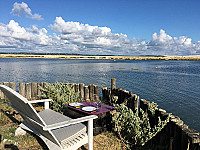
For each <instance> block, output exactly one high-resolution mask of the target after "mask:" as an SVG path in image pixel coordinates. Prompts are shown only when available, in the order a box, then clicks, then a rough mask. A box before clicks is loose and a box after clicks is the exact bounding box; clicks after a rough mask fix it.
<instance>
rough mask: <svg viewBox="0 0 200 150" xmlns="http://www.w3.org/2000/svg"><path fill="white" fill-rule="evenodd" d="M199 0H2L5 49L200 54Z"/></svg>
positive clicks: (0, 34) (0, 33)
mask: <svg viewBox="0 0 200 150" xmlns="http://www.w3.org/2000/svg"><path fill="white" fill-rule="evenodd" d="M199 8H200V1H199V0H115V1H114V0H23V1H21V0H20V1H16V0H1V1H0V52H8V53H12V52H31V53H32V52H35V53H76V54H90V55H94V54H96V55H199V54H200V19H199V16H200V9H199Z"/></svg>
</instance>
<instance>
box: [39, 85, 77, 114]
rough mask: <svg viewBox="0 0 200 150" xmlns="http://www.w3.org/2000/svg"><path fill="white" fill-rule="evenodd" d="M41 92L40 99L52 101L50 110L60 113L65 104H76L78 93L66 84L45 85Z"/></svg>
mask: <svg viewBox="0 0 200 150" xmlns="http://www.w3.org/2000/svg"><path fill="white" fill-rule="evenodd" d="M40 89H41V91H42V96H41V97H42V98H48V99H52V101H51V108H52V109H53V110H55V111H57V112H62V109H63V107H64V105H65V104H69V103H71V102H77V100H78V97H79V93H78V92H75V91H74V89H73V88H72V87H71V86H70V85H69V84H66V83H61V82H56V83H45V87H44V88H42V87H41V88H40Z"/></svg>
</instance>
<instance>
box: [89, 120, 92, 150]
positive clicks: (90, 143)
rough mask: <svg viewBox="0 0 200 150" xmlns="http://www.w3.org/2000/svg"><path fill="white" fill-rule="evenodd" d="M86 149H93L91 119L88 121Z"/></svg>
mask: <svg viewBox="0 0 200 150" xmlns="http://www.w3.org/2000/svg"><path fill="white" fill-rule="evenodd" d="M88 150H93V119H91V120H89V121H88Z"/></svg>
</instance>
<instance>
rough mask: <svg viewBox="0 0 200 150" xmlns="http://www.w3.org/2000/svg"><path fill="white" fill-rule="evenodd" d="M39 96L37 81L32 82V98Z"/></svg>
mask: <svg viewBox="0 0 200 150" xmlns="http://www.w3.org/2000/svg"><path fill="white" fill-rule="evenodd" d="M36 98H37V83H31V99H36Z"/></svg>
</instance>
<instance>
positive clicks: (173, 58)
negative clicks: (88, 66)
mask: <svg viewBox="0 0 200 150" xmlns="http://www.w3.org/2000/svg"><path fill="white" fill-rule="evenodd" d="M0 58H47V59H113V60H118V59H122V60H198V61H200V55H188V56H168V55H163V56H90V55H89V56H88V55H32V54H0Z"/></svg>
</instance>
